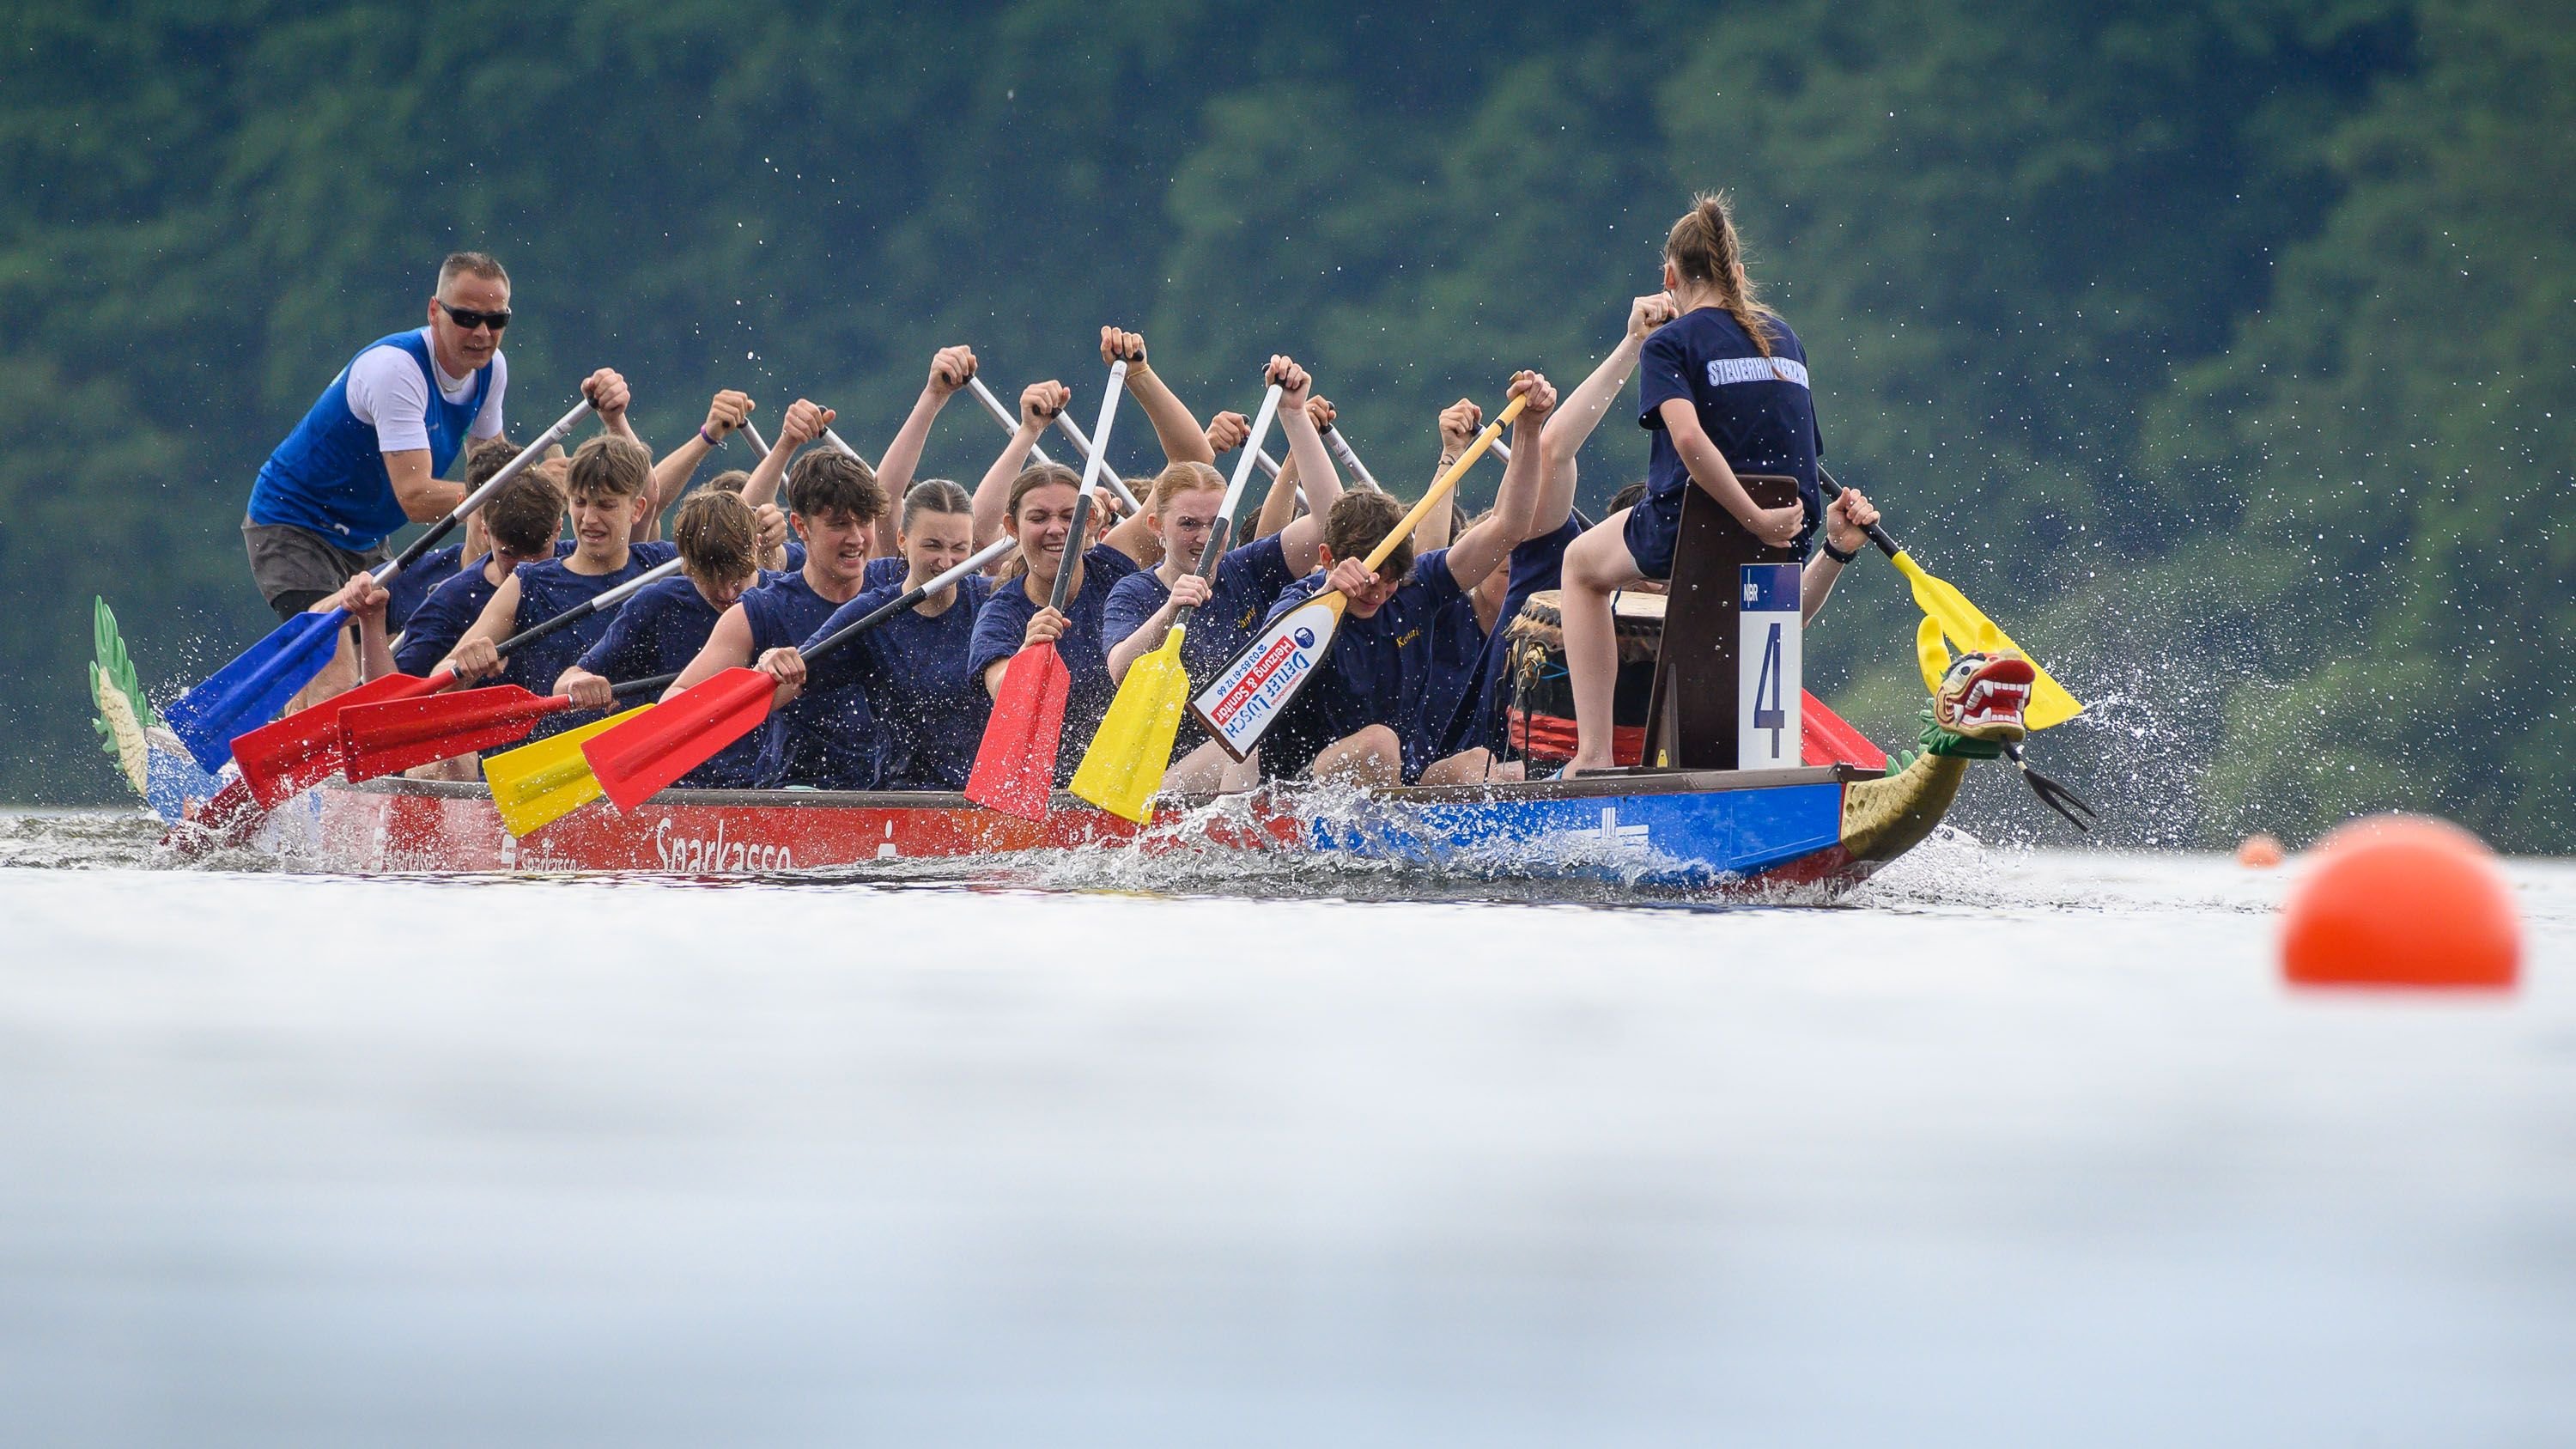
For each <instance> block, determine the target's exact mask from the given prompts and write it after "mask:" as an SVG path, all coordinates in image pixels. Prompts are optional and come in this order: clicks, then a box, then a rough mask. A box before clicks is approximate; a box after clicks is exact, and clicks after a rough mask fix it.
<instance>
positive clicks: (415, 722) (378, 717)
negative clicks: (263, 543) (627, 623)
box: [340, 558, 680, 785]
mask: <svg viewBox="0 0 2576 1449" xmlns="http://www.w3.org/2000/svg"><path fill="white" fill-rule="evenodd" d="M679 571H680V561H679V560H678V559H676V558H674V559H670V560H668V561H666V562H663V563H660V564H656V565H655V566H653V567H652V568H649V569H646V570H645V571H644V572H642V573H640V574H637V575H636V576H635V577H633V578H631V579H628V580H627V581H626V582H624V583H622V584H619V585H618V586H616V587H615V588H612V589H603V590H601V591H600V592H598V593H596V594H594V595H592V596H591V597H589V598H587V599H584V600H582V601H581V602H580V603H578V604H575V605H573V606H572V607H571V608H569V609H566V610H564V611H563V612H562V613H560V614H557V615H555V616H554V617H553V618H551V619H548V620H546V621H545V622H544V623H542V624H538V625H536V626H535V627H534V628H529V629H522V630H520V631H519V632H518V633H516V634H513V635H511V636H510V637H509V638H507V639H504V640H502V641H501V642H500V643H499V644H498V645H496V646H495V648H496V649H497V650H498V652H499V654H500V656H501V657H502V658H504V659H507V658H509V657H510V654H511V651H513V650H516V649H519V648H521V647H523V646H525V645H529V644H534V643H536V642H537V641H538V640H540V639H543V638H546V637H547V636H549V635H552V634H557V633H560V632H562V631H563V630H566V629H569V628H571V627H572V626H573V625H575V624H578V623H580V622H581V621H582V620H584V619H587V618H589V617H591V616H592V615H594V614H598V613H602V612H604V611H607V610H610V609H614V608H617V607H618V606H619V605H621V604H624V603H625V602H626V601H627V600H628V599H631V598H633V597H635V595H636V594H638V593H640V592H642V591H643V590H644V589H645V588H646V587H647V586H648V585H651V584H656V583H659V582H661V581H662V580H664V579H667V578H669V577H670V576H672V575H673V574H676V573H678V572H679ZM673 677H674V678H676V677H677V676H676V675H675V676H673ZM421 682H422V684H423V685H424V686H426V687H425V688H423V689H421V690H417V691H415V692H414V693H413V695H412V696H411V697H408V698H401V699H391V700H383V701H371V702H368V703H364V704H360V705H356V706H353V707H351V708H348V709H344V710H342V711H340V758H341V772H342V773H343V774H345V775H346V776H347V777H348V780H349V783H350V784H352V785H354V784H357V783H358V782H359V781H361V780H372V779H375V778H376V777H378V776H380V775H391V774H394V773H397V772H399V771H402V770H408V769H410V768H412V767H413V766H415V765H428V764H435V763H436V762H438V761H440V760H450V759H454V758H455V757H457V756H458V755H464V754H471V753H473V752H475V751H477V750H488V749H491V748H492V747H493V746H495V745H506V744H510V743H512V742H514V741H516V740H519V739H523V738H525V737H526V735H527V733H528V731H530V730H532V729H535V728H536V727H537V721H538V720H541V719H543V718H545V717H546V716H547V715H550V714H553V713H554V712H556V711H557V710H562V709H569V708H571V707H572V700H571V698H570V697H568V696H564V695H541V694H538V693H536V692H535V691H533V690H530V689H526V688H523V687H521V686H519V685H516V684H496V685H492V686H490V687H488V688H484V689H468V690H461V691H459V692H457V693H455V694H441V693H439V692H438V691H440V690H442V689H445V688H447V687H448V686H449V685H451V684H454V683H455V682H456V671H454V670H452V669H442V670H440V671H438V672H437V673H436V674H433V675H431V676H429V678H427V679H425V680H423V681H421ZM662 682H663V683H665V684H668V683H670V680H668V679H666V680H664V681H662Z"/></svg>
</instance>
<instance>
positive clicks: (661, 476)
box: [653, 388, 752, 513]
mask: <svg viewBox="0 0 2576 1449" xmlns="http://www.w3.org/2000/svg"><path fill="white" fill-rule="evenodd" d="M751 408H752V403H751V397H750V395H749V394H747V393H741V392H736V391H734V390H733V389H731V388H727V389H725V390H724V391H722V392H719V393H717V394H716V396H715V401H713V402H711V403H708V404H707V420H706V421H705V422H703V423H700V424H698V430H697V431H696V432H694V433H691V434H690V435H689V437H688V441H686V442H684V443H682V444H680V446H678V447H676V448H673V449H672V450H671V451H670V452H669V453H667V454H664V455H663V458H662V461H661V462H659V463H656V464H654V465H653V497H654V500H655V509H654V511H655V512H657V513H658V512H660V511H661V510H662V509H664V508H668V507H669V506H670V505H671V504H673V503H674V502H677V501H678V500H679V497H680V495H681V494H682V493H684V492H686V491H688V487H689V480H690V479H691V478H693V477H695V476H697V471H698V465H699V464H700V463H703V462H705V461H706V459H707V454H709V453H712V452H714V451H715V450H716V448H717V447H718V445H720V444H722V443H723V442H724V440H725V439H727V438H729V437H731V436H733V432H734V430H735V429H736V428H739V427H741V426H742V421H743V419H745V418H747V417H750V416H751Z"/></svg>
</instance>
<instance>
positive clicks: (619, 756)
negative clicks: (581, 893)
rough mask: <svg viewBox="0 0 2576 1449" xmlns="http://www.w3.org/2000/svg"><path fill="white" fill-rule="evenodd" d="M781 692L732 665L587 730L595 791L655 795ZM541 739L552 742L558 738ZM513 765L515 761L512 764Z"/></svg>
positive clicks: (633, 799) (917, 594) (878, 615)
mask: <svg viewBox="0 0 2576 1449" xmlns="http://www.w3.org/2000/svg"><path fill="white" fill-rule="evenodd" d="M1013 547H1014V544H1013V543H1012V541H1011V540H1010V539H1007V538H1001V539H995V540H994V541H993V542H992V543H991V544H988V545H987V546H985V548H984V549H983V551H982V552H980V553H977V554H976V555H975V556H974V557H973V558H970V559H968V560H966V561H965V562H964V563H962V564H959V565H958V566H956V567H955V568H953V569H950V570H948V571H947V572H945V573H943V574H940V575H939V576H938V577H936V578H933V579H931V580H930V581H929V582H927V583H924V584H922V585H920V586H919V587H917V588H912V589H907V590H905V591H904V592H903V593H902V594H901V595H899V596H897V597H895V598H893V599H889V600H887V601H886V602H885V603H884V604H882V605H880V606H878V607H877V608H874V609H871V610H869V611H868V613H867V615H866V616H865V617H864V618H861V619H858V620H855V621H853V622H852V623H850V624H848V625H846V626H844V627H842V628H839V629H836V630H834V631H832V632H831V633H830V634H828V635H826V636H825V637H824V638H822V639H821V640H819V641H817V642H816V643H815V644H814V645H813V646H812V647H811V648H807V649H804V650H802V651H801V652H802V653H803V654H804V655H805V657H806V658H808V659H812V658H815V657H818V656H820V655H824V654H828V653H830V652H831V651H833V650H835V649H838V648H840V647H841V646H843V645H844V644H847V643H848V642H849V641H850V640H852V639H855V638H857V637H858V636H859V635H861V634H864V633H866V632H867V631H868V630H870V629H873V628H875V627H876V626H877V625H879V624H882V623H884V622H885V621H886V620H888V619H891V618H893V617H894V616H895V615H897V614H900V613H902V612H904V611H905V610H907V609H910V608H912V607H914V606H915V605H917V604H919V603H920V602H921V601H922V600H923V599H926V598H928V597H930V596H931V595H932V594H935V593H937V592H939V591H940V590H941V589H944V588H948V587H949V586H951V585H953V584H955V583H956V582H957V581H958V580H960V579H963V578H965V577H966V576H967V575H969V574H972V573H976V572H978V571H980V570H982V569H983V568H985V567H986V566H988V565H990V564H991V563H993V562H994V561H995V560H996V559H999V558H1001V557H1002V556H1003V555H1004V554H1007V553H1009V552H1010V551H1011V549H1012V548H1013ZM777 698H778V681H777V680H775V679H773V678H771V677H770V676H769V675H767V674H765V673H763V672H761V671H760V670H757V669H747V668H741V667H736V668H733V669H727V670H724V671H722V672H720V673H718V674H715V675H713V676H711V677H709V678H707V679H704V680H701V681H699V682H698V683H696V684H694V685H691V686H690V687H689V688H687V689H684V690H682V691H680V692H679V693H678V694H675V695H673V696H671V697H670V698H669V699H666V700H664V701H662V702H661V703H660V704H658V705H654V706H651V707H650V708H642V709H634V710H630V711H628V712H627V713H625V714H623V715H621V716H619V717H618V718H617V719H616V720H614V721H611V722H608V723H606V724H605V725H604V726H603V727H601V728H600V729H598V730H597V731H595V732H591V733H585V734H584V735H583V737H582V739H581V742H580V746H581V756H582V759H583V760H584V761H586V762H587V767H588V772H589V773H590V774H593V775H596V776H597V777H598V779H597V781H596V786H597V791H598V792H604V793H605V794H606V795H607V796H608V798H609V799H610V800H611V801H612V802H614V803H615V804H616V806H617V808H618V809H620V810H632V809H634V808H635V807H636V806H638V805H640V804H642V803H644V802H645V801H646V800H648V799H651V798H652V796H653V793H654V792H655V791H657V790H660V789H662V788H664V787H665V786H667V785H669V784H671V783H672V782H673V781H675V780H677V779H679V778H680V777H681V776H682V775H685V774H687V773H689V772H690V771H691V770H694V769H696V768H697V767H698V766H700V765H702V764H704V763H706V762H707V761H708V760H711V759H713V758H715V756H716V753H717V752H718V751H720V750H722V749H723V748H724V747H725V746H727V745H729V744H732V743H733V742H734V741H736V740H738V739H741V738H742V737H743V736H744V735H747V734H749V733H751V732H752V731H753V730H755V729H757V728H759V727H760V724H761V721H763V720H766V719H768V718H769V715H770V711H771V709H772V708H773V707H774V706H775V704H776V702H777ZM540 743H541V744H542V745H553V744H556V743H558V741H557V740H545V741H542V742H540ZM530 748H531V749H534V748H538V746H530ZM513 753H515V754H524V753H526V752H525V751H513ZM539 763H540V764H542V765H543V766H544V768H548V769H551V768H553V766H554V764H557V763H560V764H562V765H563V767H564V768H569V763H568V762H539ZM512 768H513V769H516V768H517V766H516V765H515V764H514V765H513V767H512ZM532 773H533V770H532ZM484 774H485V777H486V778H490V776H491V766H490V764H486V766H485V768H484ZM570 783H572V782H571V781H570V778H569V777H568V776H566V777H563V778H555V777H553V776H549V777H548V780H547V781H546V782H541V783H539V784H537V785H534V786H532V787H531V788H532V789H540V790H542V789H556V788H561V787H564V786H566V785H567V784H570ZM499 792H500V786H498V785H495V786H494V799H495V800H497V799H499ZM593 798H596V794H592V795H584V796H582V797H581V798H580V799H575V800H573V801H572V802H571V804H570V805H567V806H565V807H564V808H565V809H567V810H568V809H571V808H573V807H574V806H578V805H580V804H581V803H583V801H585V800H588V799H593ZM557 813H558V814H560V813H561V812H560V811H558V812H557ZM546 818H547V819H553V818H554V817H553V816H548V817H546ZM539 823H540V824H542V823H543V822H542V821H540V822H539ZM530 828H532V829H533V828H534V827H530Z"/></svg>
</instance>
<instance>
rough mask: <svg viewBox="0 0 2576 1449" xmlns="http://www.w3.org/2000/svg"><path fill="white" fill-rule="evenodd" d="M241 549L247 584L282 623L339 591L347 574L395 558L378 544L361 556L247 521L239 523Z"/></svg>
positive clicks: (307, 532) (286, 527)
mask: <svg viewBox="0 0 2576 1449" xmlns="http://www.w3.org/2000/svg"><path fill="white" fill-rule="evenodd" d="M242 547H243V548H244V549H245V550H247V551H248V552H249V554H250V576H251V580H252V582H254V583H256V584H258V585H259V595H260V597H261V598H263V599H266V600H268V606H269V607H270V608H272V609H274V610H276V611H277V618H278V622H280V623H284V622H285V621H287V620H289V619H292V618H294V617H295V616H296V615H298V614H301V613H303V612H304V611H306V610H307V609H310V608H312V607H313V606H314V605H315V604H318V603H320V602H321V601H323V600H324V599H327V598H329V597H330V596H331V595H333V594H336V593H338V592H340V589H341V586H342V585H344V584H346V583H348V582H349V576H350V575H351V574H362V573H365V572H367V571H368V570H369V569H372V568H374V567H375V566H376V565H378V564H381V563H383V562H384V561H385V560H387V559H389V558H391V557H393V555H392V554H391V553H389V552H387V551H386V549H385V546H384V544H382V543H381V542H380V543H378V544H376V546H375V547H373V548H371V549H369V550H367V551H366V552H364V553H351V552H350V551H349V550H347V549H345V548H342V547H340V546H339V545H338V544H335V543H333V542H332V541H331V540H329V539H327V538H325V537H323V536H322V535H321V534H318V533H315V532H314V531H313V530H311V529H309V528H298V527H296V526H295V525H294V524H291V523H253V522H251V521H250V520H249V519H247V518H245V519H243V520H242Z"/></svg>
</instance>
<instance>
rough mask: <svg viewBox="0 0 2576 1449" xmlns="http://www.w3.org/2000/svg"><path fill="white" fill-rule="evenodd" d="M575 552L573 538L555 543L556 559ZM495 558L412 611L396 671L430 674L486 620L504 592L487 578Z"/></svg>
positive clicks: (467, 570)
mask: <svg viewBox="0 0 2576 1449" xmlns="http://www.w3.org/2000/svg"><path fill="white" fill-rule="evenodd" d="M572 551H573V541H572V540H571V539H568V538H566V539H558V540H556V541H555V557H557V558H566V557H569V556H570V555H571V553H572ZM491 559H492V555H490V554H488V553H487V554H484V555H482V556H481V557H479V558H477V559H475V560H474V562H472V563H470V564H466V565H465V566H463V567H462V568H461V569H459V570H458V571H457V573H456V574H455V575H454V576H452V577H450V578H449V579H448V580H447V581H446V582H444V583H442V584H440V585H439V586H438V587H436V588H434V589H431V590H430V591H429V597H427V598H425V599H423V600H421V603H420V607H419V608H416V609H414V610H412V614H411V618H410V620H409V621H407V622H406V623H405V624H404V625H403V631H402V639H401V641H400V642H398V643H397V644H395V645H394V667H395V668H396V669H399V670H401V671H402V672H403V673H405V674H410V675H425V674H427V673H429V671H430V670H431V669H433V668H435V667H437V664H438V661H440V660H442V659H444V658H446V657H447V653H448V651H449V650H451V649H454V648H455V647H456V641H457V640H459V639H462V638H464V637H465V631H466V630H468V629H471V628H473V627H474V621H475V620H477V619H480V618H482V617H483V606H484V605H485V604H488V603H490V602H492V596H493V595H494V594H497V593H499V592H501V586H500V585H499V584H496V583H493V582H492V581H490V580H489V579H486V578H485V577H483V566H484V565H485V564H487V563H489V562H491ZM523 567H524V565H523ZM396 577H400V575H396Z"/></svg>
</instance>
